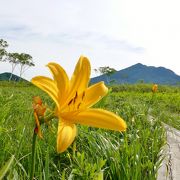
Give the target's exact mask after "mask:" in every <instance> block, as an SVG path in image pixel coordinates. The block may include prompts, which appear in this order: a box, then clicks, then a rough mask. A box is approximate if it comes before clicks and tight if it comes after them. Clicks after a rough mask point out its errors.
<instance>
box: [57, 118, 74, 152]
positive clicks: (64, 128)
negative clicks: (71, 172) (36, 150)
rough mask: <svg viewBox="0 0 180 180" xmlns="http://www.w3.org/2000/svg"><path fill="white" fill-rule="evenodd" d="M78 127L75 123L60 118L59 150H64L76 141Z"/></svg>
mask: <svg viewBox="0 0 180 180" xmlns="http://www.w3.org/2000/svg"><path fill="white" fill-rule="evenodd" d="M76 133H77V129H76V125H75V124H70V123H67V122H64V121H62V119H61V120H59V125H58V134H57V152H58V153H61V152H64V151H65V150H66V149H67V148H68V147H69V146H70V145H71V144H72V142H73V141H74V138H75V137H76Z"/></svg>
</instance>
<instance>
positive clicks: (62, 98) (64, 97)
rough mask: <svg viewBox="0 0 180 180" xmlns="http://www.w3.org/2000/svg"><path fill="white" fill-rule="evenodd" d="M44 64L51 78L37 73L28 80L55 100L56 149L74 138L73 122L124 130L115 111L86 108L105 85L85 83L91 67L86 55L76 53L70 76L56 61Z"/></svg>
mask: <svg viewBox="0 0 180 180" xmlns="http://www.w3.org/2000/svg"><path fill="white" fill-rule="evenodd" d="M47 66H48V68H49V69H50V71H51V73H52V75H53V79H51V78H48V77H44V76H37V77H34V78H33V79H32V83H33V84H35V85H36V86H38V87H39V88H41V89H42V90H44V91H45V92H46V93H48V94H49V96H50V97H51V98H52V99H53V100H54V102H55V103H56V106H57V116H58V118H59V123H58V132H57V152H63V151H65V150H66V149H67V148H68V147H69V146H70V145H71V144H72V142H73V141H74V138H75V136H76V134H77V128H76V125H75V124H82V125H87V126H92V127H98V128H105V129H110V130H116V131H125V130H126V123H125V122H124V120H123V119H121V118H120V117H119V116H117V115H116V114H114V113H112V112H109V111H106V110H103V109H95V108H90V107H91V106H93V105H94V104H95V103H97V102H98V101H99V100H100V99H102V97H104V96H105V95H106V94H107V92H108V89H107V87H106V86H105V85H104V82H99V83H97V84H94V85H92V86H90V87H88V83H89V80H90V71H91V68H90V63H89V60H88V59H87V58H86V57H83V56H81V57H80V59H79V61H78V63H77V65H76V67H75V70H74V73H73V75H72V77H71V79H69V78H68V76H67V74H66V72H65V71H64V69H63V68H62V67H61V66H60V65H58V64H56V63H49V64H48V65H47Z"/></svg>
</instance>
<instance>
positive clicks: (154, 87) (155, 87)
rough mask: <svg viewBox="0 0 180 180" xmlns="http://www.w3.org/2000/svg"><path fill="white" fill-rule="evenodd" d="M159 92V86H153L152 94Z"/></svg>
mask: <svg viewBox="0 0 180 180" xmlns="http://www.w3.org/2000/svg"><path fill="white" fill-rule="evenodd" d="M157 90H158V85H157V84H154V85H153V86H152V92H153V93H155V92H157Z"/></svg>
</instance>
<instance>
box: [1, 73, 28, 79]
mask: <svg viewBox="0 0 180 180" xmlns="http://www.w3.org/2000/svg"><path fill="white" fill-rule="evenodd" d="M10 76H11V73H8V72H5V73H2V74H0V81H8V80H9V78H10ZM11 80H12V81H19V80H20V77H19V76H17V75H14V74H13V75H12V78H11ZM21 81H26V80H25V79H23V78H21Z"/></svg>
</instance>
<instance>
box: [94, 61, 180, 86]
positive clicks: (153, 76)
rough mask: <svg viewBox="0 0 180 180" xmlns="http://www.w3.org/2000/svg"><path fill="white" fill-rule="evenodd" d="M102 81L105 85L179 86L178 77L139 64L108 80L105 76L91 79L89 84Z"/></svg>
mask: <svg viewBox="0 0 180 180" xmlns="http://www.w3.org/2000/svg"><path fill="white" fill-rule="evenodd" d="M99 81H104V82H105V83H106V84H108V83H109V82H114V83H115V84H122V83H125V84H134V83H138V82H144V83H157V84H168V85H176V84H180V76H178V75H177V74H175V73H174V72H173V71H171V70H170V69H166V68H164V67H154V66H146V65H143V64H141V63H138V64H135V65H133V66H130V67H128V68H125V69H122V70H120V71H117V72H115V73H114V74H113V75H111V76H110V77H109V78H108V77H107V76H106V75H101V76H97V77H94V78H92V79H91V83H96V82H99Z"/></svg>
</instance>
